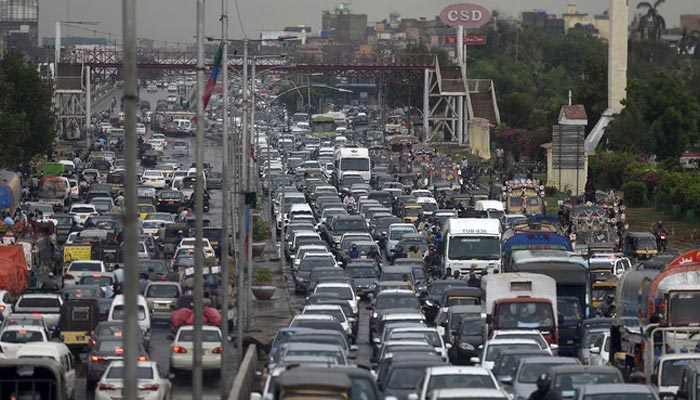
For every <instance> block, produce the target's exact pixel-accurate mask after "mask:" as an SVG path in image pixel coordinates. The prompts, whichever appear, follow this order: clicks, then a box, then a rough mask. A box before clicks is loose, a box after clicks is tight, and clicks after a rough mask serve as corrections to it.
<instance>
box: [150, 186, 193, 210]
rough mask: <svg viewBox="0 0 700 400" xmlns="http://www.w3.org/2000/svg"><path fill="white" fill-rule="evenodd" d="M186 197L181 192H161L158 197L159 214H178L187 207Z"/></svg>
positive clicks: (157, 207) (157, 208)
mask: <svg viewBox="0 0 700 400" xmlns="http://www.w3.org/2000/svg"><path fill="white" fill-rule="evenodd" d="M185 202H186V199H185V195H184V194H183V193H182V192H181V191H179V190H161V191H160V192H158V194H157V195H156V210H157V211H158V212H169V213H177V212H179V211H180V210H181V209H182V208H183V207H184V206H185Z"/></svg>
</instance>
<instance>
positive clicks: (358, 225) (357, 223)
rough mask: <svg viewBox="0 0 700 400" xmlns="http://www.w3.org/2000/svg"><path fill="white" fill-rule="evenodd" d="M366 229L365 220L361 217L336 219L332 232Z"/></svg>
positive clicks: (361, 230)
mask: <svg viewBox="0 0 700 400" xmlns="http://www.w3.org/2000/svg"><path fill="white" fill-rule="evenodd" d="M366 230H367V226H366V225H365V221H363V220H361V219H341V220H338V221H337V222H336V223H335V225H334V226H333V231H334V232H350V231H359V232H364V231H366Z"/></svg>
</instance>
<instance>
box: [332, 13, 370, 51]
mask: <svg viewBox="0 0 700 400" xmlns="http://www.w3.org/2000/svg"><path fill="white" fill-rule="evenodd" d="M333 38H334V39H335V41H336V42H339V43H358V44H363V43H367V14H338V15H337V16H336V29H335V34H334V35H333Z"/></svg>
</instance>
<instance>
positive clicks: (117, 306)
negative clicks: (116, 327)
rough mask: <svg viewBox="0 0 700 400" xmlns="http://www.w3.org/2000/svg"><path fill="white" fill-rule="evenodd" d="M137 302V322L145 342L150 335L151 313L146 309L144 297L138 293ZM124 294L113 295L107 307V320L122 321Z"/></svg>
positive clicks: (146, 304) (146, 303)
mask: <svg viewBox="0 0 700 400" xmlns="http://www.w3.org/2000/svg"><path fill="white" fill-rule="evenodd" d="M137 303H138V310H139V311H138V324H139V328H141V332H143V337H144V338H145V339H146V343H148V340H149V339H150V337H151V313H150V311H149V309H148V302H146V299H145V298H144V297H143V296H141V295H139V296H138V298H137ZM124 314H125V310H124V295H123V294H118V295H116V296H114V300H113V301H112V305H111V306H110V307H109V314H107V321H123V320H124Z"/></svg>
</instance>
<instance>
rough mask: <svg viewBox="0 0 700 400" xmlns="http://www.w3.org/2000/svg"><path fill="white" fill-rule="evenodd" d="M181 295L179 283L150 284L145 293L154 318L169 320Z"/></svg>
mask: <svg viewBox="0 0 700 400" xmlns="http://www.w3.org/2000/svg"><path fill="white" fill-rule="evenodd" d="M181 295H182V287H180V284H179V283H177V282H150V283H149V284H148V285H147V286H146V290H144V292H143V297H144V298H145V299H146V302H147V303H148V307H149V309H150V310H151V316H152V317H153V318H169V317H170V314H171V313H172V311H173V310H174V309H175V304H177V299H178V298H179V297H180V296H181Z"/></svg>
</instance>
